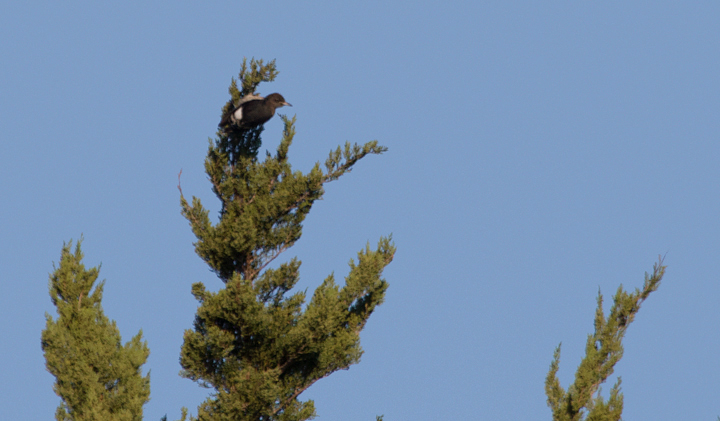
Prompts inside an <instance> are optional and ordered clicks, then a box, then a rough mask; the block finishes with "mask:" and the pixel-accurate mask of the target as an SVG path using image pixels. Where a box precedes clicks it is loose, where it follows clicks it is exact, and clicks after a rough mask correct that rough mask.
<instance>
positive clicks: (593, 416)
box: [545, 259, 665, 421]
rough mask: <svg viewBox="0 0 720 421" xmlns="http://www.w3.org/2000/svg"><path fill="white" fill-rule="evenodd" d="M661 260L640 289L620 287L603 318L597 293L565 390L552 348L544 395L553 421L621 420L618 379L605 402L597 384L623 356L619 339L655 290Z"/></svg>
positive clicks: (558, 360) (661, 265) (605, 377)
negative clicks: (590, 327) (591, 328)
mask: <svg viewBox="0 0 720 421" xmlns="http://www.w3.org/2000/svg"><path fill="white" fill-rule="evenodd" d="M662 263H663V261H662V259H660V261H659V262H658V263H657V264H655V266H654V268H653V273H652V275H648V274H645V283H644V284H643V289H642V290H639V289H635V292H633V293H628V292H627V291H625V290H623V288H622V286H620V288H618V290H617V292H616V293H615V297H614V298H613V305H612V307H611V309H610V314H608V316H607V318H606V317H605V314H604V312H603V308H602V306H603V296H602V294H598V300H597V302H598V303H597V310H596V311H595V332H594V333H593V334H592V335H588V340H587V345H586V346H585V357H584V358H583V359H582V361H581V362H580V366H578V369H577V371H576V373H575V382H574V383H573V384H572V385H571V386H570V387H568V389H567V391H566V390H564V389H563V388H562V386H560V380H559V379H558V377H557V373H558V370H559V368H560V346H558V347H557V348H556V349H555V355H554V357H553V361H552V363H551V364H550V371H549V373H548V375H547V378H546V379H545V394H546V395H547V397H548V399H547V402H548V406H550V409H551V410H552V413H553V420H554V421H580V420H587V421H619V420H621V419H622V417H621V415H622V410H623V395H622V393H621V392H620V383H621V379H620V378H618V380H617V383H615V385H614V386H613V387H612V389H611V390H610V396H609V397H608V400H607V401H605V400H604V399H603V397H602V396H601V395H600V385H601V384H602V383H604V382H605V380H607V378H608V377H609V376H610V375H611V374H613V371H614V366H615V364H616V363H617V362H618V361H620V358H622V355H623V346H622V339H623V337H624V336H625V332H626V331H627V328H628V326H630V323H632V322H633V320H634V319H635V314H636V313H637V312H638V311H639V310H640V305H641V304H642V302H643V301H645V299H647V297H648V296H649V295H650V293H651V292H653V291H655V290H657V288H658V287H659V286H660V281H661V280H662V277H663V275H664V273H665V266H663V264H662Z"/></svg>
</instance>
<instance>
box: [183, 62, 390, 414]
mask: <svg viewBox="0 0 720 421" xmlns="http://www.w3.org/2000/svg"><path fill="white" fill-rule="evenodd" d="M276 75H277V70H276V67H275V62H274V61H271V62H269V63H267V64H265V63H264V62H263V61H262V60H257V61H256V60H254V59H253V60H251V61H250V62H249V63H248V62H247V61H244V62H243V65H242V68H241V71H240V74H239V78H238V79H237V80H235V79H233V80H232V83H231V85H230V95H231V100H230V101H228V103H227V104H226V105H225V108H224V110H223V111H224V112H227V110H228V109H231V107H233V104H234V103H237V102H238V101H239V100H240V99H241V98H242V97H244V96H245V95H249V94H253V93H255V90H256V88H257V87H258V85H259V84H260V83H261V82H270V81H272V80H274V79H275V77H276ZM282 119H283V122H284V126H285V127H284V132H283V136H282V139H281V141H280V145H279V146H278V147H277V151H276V153H275V154H274V155H271V154H270V153H267V154H266V156H265V159H264V160H262V161H260V160H259V159H258V150H259V147H260V144H261V138H260V134H261V132H262V131H263V127H262V126H259V127H256V128H251V129H246V128H241V127H238V126H228V127H226V128H224V129H220V130H219V131H218V133H217V138H216V139H215V140H214V141H212V140H211V142H210V147H209V151H208V155H207V159H206V161H205V169H206V172H207V174H208V176H209V179H210V182H211V183H212V189H213V192H214V193H215V194H216V195H217V197H218V199H219V200H220V203H221V210H220V214H219V218H218V219H219V220H218V222H216V223H213V222H212V221H211V219H210V217H209V211H208V210H206V209H205V208H204V207H203V206H202V204H201V202H200V200H199V199H197V198H195V197H193V199H192V203H189V202H188V201H187V200H186V199H185V197H184V196H183V195H182V190H181V191H180V193H181V207H182V213H183V215H184V216H185V217H186V218H187V219H188V221H189V222H190V225H191V228H192V230H193V233H194V234H195V236H196V237H197V242H195V250H196V252H197V254H198V255H199V256H200V257H201V258H202V259H203V260H204V261H205V262H206V263H207V264H208V265H209V266H210V268H211V269H212V270H213V271H214V272H215V273H216V274H217V276H218V277H219V278H220V279H221V280H222V281H223V282H224V287H223V288H221V289H220V290H219V291H218V292H217V293H215V292H210V291H208V290H207V289H206V288H205V286H204V285H203V284H202V283H195V284H194V285H193V287H192V293H193V295H194V296H195V298H196V299H197V300H198V301H199V303H200V306H199V308H198V311H197V315H196V318H195V323H194V329H193V330H188V331H186V332H185V338H184V344H183V346H182V352H181V359H180V363H181V365H182V368H183V371H182V375H183V376H185V377H187V378H189V379H192V380H195V381H197V382H199V383H200V384H202V385H204V386H206V387H211V388H214V389H215V391H214V393H213V394H212V396H210V397H209V398H208V399H207V400H206V401H205V402H203V403H202V404H201V405H200V407H198V414H197V417H198V419H200V420H282V421H300V420H306V419H310V418H312V417H314V416H315V407H314V404H313V402H312V401H305V402H302V401H300V400H299V399H298V397H299V395H300V394H301V393H302V392H303V391H305V390H306V389H307V388H308V387H310V386H311V385H312V384H313V383H315V382H316V381H318V380H320V379H322V378H324V377H327V376H328V375H330V374H331V373H333V372H335V371H337V370H342V369H347V368H349V366H350V365H352V364H355V363H357V362H358V361H359V359H360V356H361V354H362V350H361V348H360V340H359V333H360V331H361V330H362V329H363V327H364V326H365V323H366V322H367V320H368V318H369V317H370V315H371V314H372V312H373V311H374V310H375V308H376V306H378V305H379V304H381V303H382V302H383V299H384V296H385V291H386V289H387V283H386V281H385V280H384V279H383V278H382V271H383V269H384V268H385V266H386V265H388V264H389V263H390V262H391V260H392V258H393V255H394V253H395V248H394V246H393V244H392V241H391V238H390V237H387V238H381V239H380V240H379V243H378V245H377V247H375V248H371V247H370V246H369V245H368V246H366V247H365V248H364V249H363V250H361V251H360V252H359V253H358V256H357V259H356V260H351V261H350V271H349V274H348V275H347V277H346V278H345V285H344V286H340V285H338V284H336V282H335V279H334V277H333V275H330V276H328V277H327V278H326V279H325V280H324V281H323V282H322V284H321V285H320V286H319V287H318V288H317V289H316V290H315V292H314V294H313V296H312V298H311V300H310V302H309V303H307V305H306V306H305V307H303V306H304V304H305V301H306V296H305V293H304V292H302V291H300V292H294V293H290V290H291V289H292V288H293V287H294V286H295V284H296V283H297V282H298V279H299V269H300V261H299V260H297V259H295V258H293V259H290V260H289V261H287V262H284V263H281V264H279V265H276V266H274V267H269V266H268V265H269V264H270V263H271V262H273V261H274V260H275V259H276V258H277V257H278V256H279V255H280V254H281V253H282V252H284V251H285V250H287V249H288V248H289V247H291V246H292V245H293V244H294V243H295V242H296V241H297V240H298V239H299V238H300V235H301V233H302V222H303V220H304V219H305V217H306V215H307V214H308V212H309V211H310V209H311V207H312V205H313V203H314V202H315V201H316V200H319V199H320V198H322V196H323V192H324V190H323V185H324V184H325V183H327V182H329V181H332V180H336V179H338V178H339V177H340V176H342V175H343V174H345V173H347V172H349V171H351V169H352V168H353V166H354V165H355V164H356V163H357V161H359V160H360V159H362V158H364V157H365V156H366V155H368V154H380V153H383V152H384V151H386V148H384V147H382V146H379V145H378V144H377V141H372V142H369V143H366V144H365V145H363V146H359V145H357V144H356V145H352V146H351V145H350V144H349V143H346V144H345V146H344V147H343V148H340V147H339V148H337V149H336V150H334V151H331V153H330V156H329V157H328V159H327V160H326V162H325V166H324V167H325V168H324V170H322V169H321V167H320V164H319V163H318V164H316V165H315V166H314V167H313V168H312V169H311V170H310V172H309V173H307V174H303V173H302V172H300V171H292V168H291V166H290V163H289V161H288V151H289V148H290V145H291V143H292V140H293V137H294V135H295V128H294V122H295V119H294V118H293V119H289V118H287V117H285V116H282Z"/></svg>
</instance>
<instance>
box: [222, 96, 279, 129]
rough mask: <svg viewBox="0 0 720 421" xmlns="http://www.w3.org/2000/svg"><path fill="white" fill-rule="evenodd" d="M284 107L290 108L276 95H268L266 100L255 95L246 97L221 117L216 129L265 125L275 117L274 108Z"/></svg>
mask: <svg viewBox="0 0 720 421" xmlns="http://www.w3.org/2000/svg"><path fill="white" fill-rule="evenodd" d="M285 105H287V106H289V107H292V105H291V104H288V103H287V102H286V101H285V98H283V96H282V95H280V94H278V93H274V94H270V95H268V96H267V97H266V98H263V97H261V96H259V95H255V94H250V95H246V96H245V97H243V98H242V99H241V100H240V102H239V103H238V104H237V105H234V106H233V108H232V111H230V112H228V113H226V114H225V115H223V118H222V119H221V120H220V124H218V127H227V126H229V125H231V124H235V125H237V126H239V127H242V128H245V129H248V128H252V127H256V126H259V125H261V124H265V123H266V122H267V121H268V120H270V119H271V118H272V116H274V115H275V109H276V108H280V107H283V106H285Z"/></svg>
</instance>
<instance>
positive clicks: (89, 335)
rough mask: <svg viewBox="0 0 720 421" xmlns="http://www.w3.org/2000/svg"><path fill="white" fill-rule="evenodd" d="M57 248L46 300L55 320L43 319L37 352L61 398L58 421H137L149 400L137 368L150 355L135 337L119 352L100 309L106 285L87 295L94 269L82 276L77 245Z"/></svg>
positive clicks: (115, 333) (113, 328) (113, 327)
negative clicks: (58, 252)
mask: <svg viewBox="0 0 720 421" xmlns="http://www.w3.org/2000/svg"><path fill="white" fill-rule="evenodd" d="M71 248H72V242H70V243H68V244H65V245H64V246H63V248H62V254H61V257H60V265H59V266H58V267H56V268H55V271H54V272H53V273H52V274H51V275H50V298H51V299H52V303H53V304H54V305H55V306H56V307H57V312H58V318H57V320H53V318H52V317H51V316H50V315H49V314H46V315H45V317H46V319H47V324H46V327H45V329H44V330H43V332H42V349H43V351H44V353H45V360H46V366H47V369H48V371H50V373H52V375H53V376H55V385H54V387H53V389H54V390H55V393H56V394H57V395H58V396H60V398H61V399H62V403H61V404H60V405H59V406H58V408H57V411H56V413H55V418H56V419H57V420H58V421H70V420H72V421H139V420H142V414H143V410H142V407H143V405H145V403H146V402H147V401H148V400H149V399H150V374H147V375H146V376H144V377H143V376H142V374H141V370H140V367H141V366H142V365H143V364H145V362H146V360H147V358H148V355H150V351H149V350H148V347H147V344H146V343H145V342H143V341H142V331H140V332H139V333H138V334H137V335H136V336H135V337H133V338H132V340H131V341H129V342H127V343H126V344H125V345H124V346H123V345H122V344H121V339H120V332H119V331H118V328H117V326H116V325H115V322H114V321H112V322H111V321H108V318H107V317H106V316H105V314H104V313H103V309H102V306H101V303H100V302H101V300H102V292H103V286H104V284H105V281H102V282H100V283H99V284H98V285H97V286H96V287H95V290H94V291H92V292H91V290H92V288H93V285H94V284H95V281H96V280H97V277H98V274H99V269H98V268H92V269H90V270H86V269H85V266H84V265H83V264H82V258H83V254H82V251H81V249H80V241H78V243H77V245H76V247H75V253H74V254H73V253H71Z"/></svg>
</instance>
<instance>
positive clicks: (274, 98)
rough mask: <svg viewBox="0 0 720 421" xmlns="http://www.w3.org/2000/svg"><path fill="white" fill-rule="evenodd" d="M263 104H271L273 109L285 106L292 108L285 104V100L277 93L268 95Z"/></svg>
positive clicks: (290, 105)
mask: <svg viewBox="0 0 720 421" xmlns="http://www.w3.org/2000/svg"><path fill="white" fill-rule="evenodd" d="M265 102H267V103H268V104H271V105H272V106H273V107H274V108H280V107H283V106H285V105H287V106H288V107H292V104H289V103H288V102H286V101H285V98H283V96H282V95H280V94H278V93H275V94H270V95H268V96H267V97H266V98H265Z"/></svg>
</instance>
